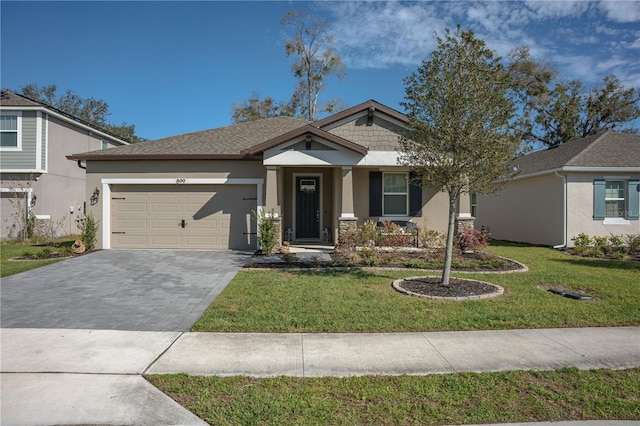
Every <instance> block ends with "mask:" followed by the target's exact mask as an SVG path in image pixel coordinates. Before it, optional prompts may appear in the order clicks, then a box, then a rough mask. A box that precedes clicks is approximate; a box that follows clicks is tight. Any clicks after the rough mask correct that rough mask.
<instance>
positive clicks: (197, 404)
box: [146, 368, 640, 425]
mask: <svg viewBox="0 0 640 426" xmlns="http://www.w3.org/2000/svg"><path fill="white" fill-rule="evenodd" d="M146 378H147V380H149V381H150V382H151V383H152V384H153V385H155V386H156V387H158V388H159V389H160V390H161V391H163V392H164V393H166V394H167V395H169V396H170V397H171V398H173V399H174V400H176V401H177V402H178V403H180V404H181V405H183V406H184V407H185V408H187V409H188V410H190V411H191V412H193V413H194V414H196V415H197V416H199V417H200V418H202V419H203V420H205V421H207V422H208V423H210V424H215V425H240V424H255V425H260V424H265V425H266V424H304V425H327V424H336V425H337V424H340V425H362V424H389V425H400V424H421V425H441V424H468V423H504V422H533V421H558V420H604V419H608V420H616V419H618V420H638V419H640V369H629V370H591V371H582V370H577V369H572V368H571V369H562V370H556V371H538V372H534V371H510V372H500V373H459V374H445V375H431V376H364V377H347V378H335V377H333V378H292V377H277V378H269V379H255V378H247V377H231V378H220V377H201V376H188V375H160V376H146Z"/></svg>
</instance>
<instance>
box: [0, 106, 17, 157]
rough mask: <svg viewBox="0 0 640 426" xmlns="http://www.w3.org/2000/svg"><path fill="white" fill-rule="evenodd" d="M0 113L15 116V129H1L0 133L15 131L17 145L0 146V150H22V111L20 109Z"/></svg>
mask: <svg viewBox="0 0 640 426" xmlns="http://www.w3.org/2000/svg"><path fill="white" fill-rule="evenodd" d="M1 115H4V116H12V117H17V120H16V127H17V129H16V130H1V129H0V133H14V132H15V133H17V145H16V146H0V151H22V112H20V111H10V112H9V111H7V112H4V111H3V112H2V114H1Z"/></svg>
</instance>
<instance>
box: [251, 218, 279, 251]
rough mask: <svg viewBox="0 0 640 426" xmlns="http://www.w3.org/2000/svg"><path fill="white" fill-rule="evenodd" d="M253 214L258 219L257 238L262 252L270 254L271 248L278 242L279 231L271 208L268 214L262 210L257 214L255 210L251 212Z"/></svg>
mask: <svg viewBox="0 0 640 426" xmlns="http://www.w3.org/2000/svg"><path fill="white" fill-rule="evenodd" d="M253 215H254V216H255V218H256V220H257V221H258V240H259V243H260V248H261V249H262V253H263V254H264V255H266V256H271V254H272V253H273V248H274V247H275V245H276V244H277V243H278V231H279V229H278V226H277V225H276V219H275V218H274V214H273V210H271V214H269V215H267V214H265V213H264V212H260V214H259V215H258V214H257V213H256V212H255V211H254V212H253Z"/></svg>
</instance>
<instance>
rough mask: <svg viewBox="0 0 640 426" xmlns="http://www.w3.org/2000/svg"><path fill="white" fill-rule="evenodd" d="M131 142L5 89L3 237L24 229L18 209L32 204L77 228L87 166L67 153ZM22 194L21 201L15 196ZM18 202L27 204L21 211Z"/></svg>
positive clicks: (0, 134)
mask: <svg viewBox="0 0 640 426" xmlns="http://www.w3.org/2000/svg"><path fill="white" fill-rule="evenodd" d="M121 145H127V142H125V141H123V140H120V139H118V138H117V137H114V136H112V135H110V134H108V133H106V132H105V131H104V130H101V129H99V128H97V127H95V126H92V125H89V124H87V123H84V122H81V121H80V120H78V119H76V118H74V117H72V116H70V115H68V114H65V113H63V112H61V111H58V110H57V109H55V108H52V107H50V106H48V105H46V104H43V103H40V102H36V101H33V100H31V99H28V98H26V97H24V96H21V95H18V94H15V93H12V92H9V91H4V90H3V91H2V92H1V95H0V191H1V192H0V195H1V199H0V201H1V212H0V214H1V216H0V218H1V234H0V235H1V237H2V238H10V237H15V236H17V234H18V233H19V231H20V229H19V225H18V224H17V223H16V215H17V214H20V215H23V214H24V215H26V214H27V211H28V210H29V209H30V210H31V211H32V212H33V213H34V214H35V217H36V218H37V220H50V221H53V222H56V223H58V224H59V225H60V226H59V228H60V229H59V231H60V233H61V234H73V233H77V232H78V226H77V221H78V220H79V219H81V218H82V217H83V216H84V213H85V210H86V206H85V204H87V203H89V200H88V199H87V198H86V197H85V186H86V185H85V170H84V169H82V168H80V167H78V164H76V163H75V162H71V161H69V160H67V159H66V156H67V155H69V154H72V153H74V152H78V151H85V150H95V149H104V148H110V147H115V146H121ZM18 199H21V200H20V202H16V201H17V200H18ZM17 208H22V209H24V210H23V211H20V212H18V211H16V209H17Z"/></svg>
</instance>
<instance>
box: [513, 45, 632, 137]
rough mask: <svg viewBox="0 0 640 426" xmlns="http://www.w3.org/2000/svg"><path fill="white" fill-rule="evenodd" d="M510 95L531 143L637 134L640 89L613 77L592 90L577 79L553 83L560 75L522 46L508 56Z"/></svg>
mask: <svg viewBox="0 0 640 426" xmlns="http://www.w3.org/2000/svg"><path fill="white" fill-rule="evenodd" d="M508 60H509V64H508V67H507V70H508V73H509V76H510V78H511V86H512V94H513V95H514V99H515V100H517V101H518V102H519V103H520V105H521V107H522V115H521V117H520V119H519V120H518V122H519V124H520V128H521V131H522V137H523V140H524V141H525V142H528V143H529V144H533V145H536V144H542V145H545V146H555V145H559V144H562V143H565V142H568V141H570V140H573V139H579V138H583V137H586V136H589V135H595V134H598V133H602V132H604V131H605V130H614V129H616V130H620V131H628V132H634V133H635V132H636V131H637V129H635V128H634V127H633V121H634V120H636V119H638V118H639V117H640V89H638V88H630V89H627V88H625V87H624V86H623V85H622V84H621V83H620V80H619V79H618V78H617V77H616V76H615V75H610V76H607V77H605V78H604V79H603V82H602V84H601V85H598V86H596V87H594V88H592V89H591V90H588V89H587V88H585V86H584V84H583V83H582V82H580V81H578V80H572V81H569V82H563V81H557V76H558V73H557V72H556V70H555V69H554V68H553V66H551V65H550V64H548V63H547V62H544V61H536V60H535V59H534V58H533V57H531V55H530V54H529V49H528V48H527V47H526V46H522V47H519V48H516V49H514V50H512V51H511V52H510V53H509V55H508Z"/></svg>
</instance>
